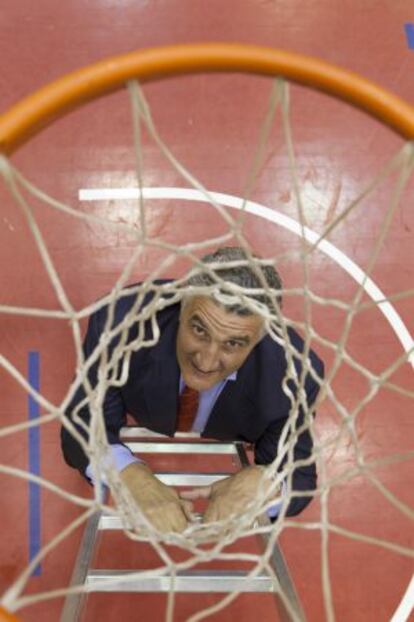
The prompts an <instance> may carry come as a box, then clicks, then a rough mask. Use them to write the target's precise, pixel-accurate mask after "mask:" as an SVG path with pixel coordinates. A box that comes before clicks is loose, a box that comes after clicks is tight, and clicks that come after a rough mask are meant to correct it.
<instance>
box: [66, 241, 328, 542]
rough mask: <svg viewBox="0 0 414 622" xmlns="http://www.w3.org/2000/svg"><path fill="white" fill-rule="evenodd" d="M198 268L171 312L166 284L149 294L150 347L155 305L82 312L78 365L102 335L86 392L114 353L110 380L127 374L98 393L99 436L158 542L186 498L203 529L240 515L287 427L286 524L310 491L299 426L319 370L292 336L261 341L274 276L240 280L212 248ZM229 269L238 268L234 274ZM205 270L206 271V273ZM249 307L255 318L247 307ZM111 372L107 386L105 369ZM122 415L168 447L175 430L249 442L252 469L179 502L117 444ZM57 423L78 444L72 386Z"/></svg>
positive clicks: (187, 509)
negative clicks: (108, 335) (203, 501)
mask: <svg viewBox="0 0 414 622" xmlns="http://www.w3.org/2000/svg"><path fill="white" fill-rule="evenodd" d="M202 262H203V265H204V266H205V270H204V268H203V269H201V270H198V272H196V273H195V274H193V275H190V277H189V279H188V281H187V283H186V288H185V289H184V290H183V291H184V297H183V298H182V300H181V301H178V302H177V297H176V296H174V295H171V293H170V297H168V292H169V291H170V292H175V294H176V292H177V289H176V288H175V289H171V288H170V289H169V286H170V285H171V284H172V285H174V282H163V283H162V282H158V283H157V287H158V288H160V287H161V289H162V288H164V289H165V292H166V295H164V296H162V297H161V298H159V299H158V300H156V301H155V302H156V303H159V304H158V310H157V312H156V325H157V326H158V327H159V338H158V339H157V338H156V337H157V335H156V332H157V329H156V328H154V323H153V322H151V321H150V320H149V319H148V318H146V316H145V308H146V305H147V304H148V302H149V301H150V300H153V302H154V296H155V295H156V294H155V293H154V291H152V292H151V291H150V292H148V293H147V294H146V296H145V297H144V299H141V298H140V297H139V295H137V293H135V292H134V293H131V294H128V295H125V296H123V297H121V298H119V300H118V301H117V302H116V305H115V307H114V308H113V309H110V308H109V307H108V306H104V307H102V308H101V309H100V310H99V311H97V312H96V313H94V314H93V315H92V316H91V318H90V321H89V327H88V331H87V335H86V337H85V342H84V354H85V359H86V360H87V359H88V357H90V356H91V354H92V353H93V352H94V350H95V348H96V347H97V346H98V344H99V343H100V341H99V340H100V337H101V336H102V334H103V332H104V329H106V330H107V329H108V328H109V329H112V330H113V331H114V337H113V339H111V341H110V342H109V345H108V347H107V352H105V356H104V354H103V353H102V352H103V351H101V355H100V357H98V358H97V360H96V362H95V363H94V364H93V365H92V366H91V367H90V369H89V373H88V380H89V383H90V387H91V388H92V389H93V388H94V387H95V386H97V382H98V374H99V365H100V363H102V357H103V356H104V357H105V360H107V361H108V360H109V361H111V357H112V356H113V354H114V352H115V351H116V348H117V347H119V345H120V343H121V342H122V345H123V347H124V350H123V355H122V357H121V358H120V359H119V360H118V363H117V366H116V369H117V373H118V375H119V374H121V369H124V370H125V365H123V363H125V360H126V359H128V362H129V366H128V367H127V370H128V372H127V375H126V377H125V378H124V379H123V380H122V381H119V380H118V381H115V382H114V381H112V382H110V383H109V387H108V389H107V390H106V393H105V398H104V401H103V404H102V410H103V415H104V420H105V427H106V435H107V438H108V442H109V444H110V450H111V459H112V460H113V462H114V464H115V466H116V468H117V469H118V471H119V472H120V476H121V479H122V480H123V481H124V482H125V484H126V485H127V487H128V488H129V490H130V492H131V493H132V496H133V498H134V499H135V501H136V503H137V505H138V506H139V507H140V508H141V510H142V511H143V512H144V514H145V515H146V516H147V518H148V519H149V520H150V521H151V522H152V523H153V525H154V526H155V527H156V528H157V529H159V530H160V531H177V532H179V531H183V530H184V529H185V528H186V526H187V524H188V521H189V520H191V502H190V500H191V499H195V498H197V497H198V496H204V497H206V498H207V499H208V505H207V510H206V512H205V514H204V520H205V521H213V520H219V519H223V518H226V517H228V516H230V515H233V514H238V513H241V512H243V511H244V509H245V508H246V505H247V504H248V503H249V502H251V501H252V500H253V499H254V498H255V495H256V494H257V490H258V487H259V486H261V485H264V484H263V481H264V478H263V474H264V465H267V464H270V463H271V462H272V461H273V460H274V459H275V457H276V455H277V452H278V443H279V439H280V437H281V435H282V433H283V431H284V429H285V428H286V426H291V429H290V428H289V431H287V430H285V433H286V432H287V437H289V436H292V435H293V438H294V439H295V440H294V444H293V457H292V456H290V458H289V457H288V456H285V459H284V461H283V462H282V464H281V465H280V466H281V468H282V467H283V464H285V463H286V460H288V459H290V461H291V462H293V464H294V468H293V469H291V470H290V474H288V475H287V476H286V478H285V480H284V484H283V487H284V493H283V494H287V493H290V495H291V498H290V501H289V504H288V507H287V514H288V515H295V514H297V513H299V512H300V511H301V510H302V509H303V508H304V507H305V506H306V505H307V504H308V503H309V501H310V499H311V497H312V491H313V490H314V489H315V487H316V469H315V464H314V462H313V460H312V437H311V433H310V424H311V421H312V414H313V408H314V403H315V400H316V397H317V394H318V391H319V388H320V383H321V380H322V377H323V364H322V362H321V361H320V359H319V358H318V357H317V356H316V354H315V353H313V352H312V351H311V350H309V351H308V350H307V349H306V348H305V344H304V342H303V340H302V339H301V338H300V337H299V335H298V334H297V333H296V332H295V331H294V330H292V329H287V330H286V331H285V333H284V337H283V336H282V337H281V336H280V334H279V337H277V336H276V338H274V336H270V335H269V334H267V331H266V328H265V322H264V319H263V315H262V314H261V313H259V312H258V309H259V308H260V305H262V309H264V311H265V312H267V315H269V313H273V318H275V315H276V316H277V315H278V313H279V312H280V311H279V307H280V303H281V297H280V290H281V288H282V284H281V281H280V277H279V275H278V274H277V272H276V271H275V270H274V268H273V267H272V266H269V265H263V264H260V262H259V263H257V265H256V268H253V269H252V267H251V266H250V265H249V264H248V261H247V255H246V253H245V251H244V250H243V249H241V248H231V247H226V248H222V249H218V251H216V252H215V253H213V254H211V255H207V256H206V257H204V258H203V259H202ZM231 262H233V265H230V266H229V265H228V264H231ZM235 262H236V263H237V262H239V264H238V265H236V266H235V265H234V264H235ZM240 262H241V263H240ZM209 264H211V265H213V264H214V266H215V267H214V269H212V268H210V267H209ZM218 279H219V281H218ZM227 284H228V287H226V285H227ZM263 285H265V286H266V288H267V289H268V291H270V292H271V294H270V295H269V294H267V293H266V292H265V290H264V288H263ZM205 287H207V288H209V293H208V294H206V293H205V292H206V290H205ZM200 288H204V289H200ZM242 288H243V289H242ZM246 288H247V289H246ZM255 290H256V291H255ZM157 291H159V289H158V290H157ZM257 303H258V304H259V307H257V306H256V307H255V306H254V305H255V304H256V305H257ZM275 307H277V310H275ZM121 327H122V330H120V328H121ZM117 329H118V330H117ZM276 332H277V331H276ZM282 333H283V331H282ZM138 336H140V338H141V341H142V338H144V342H146V346H145V347H140V348H139V349H137V347H136V346H135V344H136V343H138ZM286 340H288V341H289V348H286ZM118 351H119V350H118ZM303 352H305V353H306V357H305V359H306V361H307V362H306V364H305V365H304V364H303V361H302V356H301V354H302V353H303ZM111 373H112V377H115V376H114V373H115V370H114V369H112V372H111ZM115 375H116V374H115ZM295 377H296V380H295ZM298 387H299V388H303V389H304V391H303V390H298ZM303 396H305V397H303ZM127 413H129V414H130V415H132V417H134V418H135V419H136V420H137V421H139V424H140V425H143V426H145V427H147V428H150V429H152V430H155V431H157V432H160V433H163V434H166V435H170V436H173V435H174V433H175V431H176V430H177V429H179V430H186V429H187V430H193V431H196V432H199V433H200V434H201V436H203V437H208V438H216V439H220V440H224V439H227V440H230V439H231V440H235V439H238V440H242V441H245V442H248V443H251V444H253V445H254V457H255V464H254V465H252V466H250V467H248V468H245V469H243V470H242V471H240V472H239V473H236V474H235V475H233V476H231V477H228V478H226V479H225V480H222V481H220V482H217V483H216V484H214V485H213V486H211V487H206V488H204V489H197V490H193V491H188V492H187V493H182V495H181V496H180V495H179V494H178V493H177V491H176V490H175V489H173V488H172V487H169V486H166V485H165V484H163V483H161V482H160V481H159V480H158V479H157V478H156V477H155V476H154V475H153V473H152V471H151V470H150V468H149V467H148V466H147V465H146V464H145V463H144V462H143V461H141V460H140V459H139V458H135V457H134V456H132V454H131V452H130V451H129V449H128V448H127V447H125V446H124V445H122V444H121V443H120V440H119V431H120V429H121V427H122V426H123V425H125V421H126V414H127ZM67 414H68V417H69V419H70V420H71V422H72V423H73V424H74V425H75V427H76V429H77V430H78V432H79V433H80V434H82V435H83V436H87V432H86V431H85V425H82V422H84V423H86V425H88V424H89V421H90V411H89V406H88V404H87V403H86V402H85V390H84V388H83V386H80V387H79V388H78V390H77V392H76V395H75V396H74V398H73V400H72V402H71V404H70V406H69V408H68V411H67ZM62 448H63V453H64V456H65V459H66V461H67V463H68V464H69V465H70V466H72V467H75V468H77V469H79V471H80V472H81V474H82V475H84V476H86V477H87V478H88V479H89V480H93V477H94V476H93V473H92V471H91V465H90V464H89V460H88V457H87V456H86V454H85V452H84V451H83V449H82V448H81V446H80V444H79V443H78V442H77V441H76V440H75V439H74V437H73V436H72V434H71V433H70V432H69V431H68V429H66V427H63V428H62ZM278 505H279V506H280V502H279V504H276V505H275V506H274V508H273V516H275V515H276V514H277V511H278ZM271 510H272V508H271Z"/></svg>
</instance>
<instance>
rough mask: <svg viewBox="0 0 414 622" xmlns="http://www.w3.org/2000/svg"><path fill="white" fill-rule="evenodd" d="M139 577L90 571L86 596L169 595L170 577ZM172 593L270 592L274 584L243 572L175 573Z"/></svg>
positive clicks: (134, 574)
mask: <svg viewBox="0 0 414 622" xmlns="http://www.w3.org/2000/svg"><path fill="white" fill-rule="evenodd" d="M145 574H146V576H145V577H144V576H140V575H139V574H137V573H136V572H135V573H134V572H131V571H130V570H91V571H90V572H89V573H88V576H87V578H86V587H87V591H88V592H169V591H170V589H171V582H172V577H170V576H159V575H154V576H151V575H149V576H148V573H147V572H146V573H145ZM173 589H174V591H175V592H216V593H218V592H223V593H227V592H233V591H238V590H240V591H243V592H273V591H274V583H273V581H272V579H271V578H270V577H269V576H268V575H267V574H264V573H262V574H259V575H257V576H255V577H248V572H245V571H237V570H232V571H226V570H212V571H206V570H200V571H197V570H193V571H185V572H179V573H177V576H176V577H175V580H174V588H173Z"/></svg>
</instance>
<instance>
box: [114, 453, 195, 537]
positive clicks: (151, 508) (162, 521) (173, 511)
mask: <svg viewBox="0 0 414 622" xmlns="http://www.w3.org/2000/svg"><path fill="white" fill-rule="evenodd" d="M120 476H121V479H122V481H123V482H124V483H125V484H126V486H127V487H128V489H129V491H130V492H131V494H132V496H133V498H134V500H135V502H136V504H137V505H138V507H139V508H140V509H141V510H142V512H143V513H144V514H145V516H146V517H147V518H148V520H149V521H150V523H151V524H152V525H153V526H154V527H155V529H157V530H158V531H162V532H164V533H165V532H170V531H174V532H181V531H184V529H185V528H186V527H187V525H188V521H189V520H191V510H192V504H191V502H190V501H185V500H183V499H180V497H179V495H178V493H177V491H176V490H175V489H174V488H170V486H166V485H165V484H163V483H162V482H160V481H159V479H157V478H156V477H155V475H154V474H153V473H152V471H151V469H150V468H149V467H147V465H145V464H141V463H133V464H130V465H129V466H127V467H126V468H125V469H124V470H123V471H121V473H120Z"/></svg>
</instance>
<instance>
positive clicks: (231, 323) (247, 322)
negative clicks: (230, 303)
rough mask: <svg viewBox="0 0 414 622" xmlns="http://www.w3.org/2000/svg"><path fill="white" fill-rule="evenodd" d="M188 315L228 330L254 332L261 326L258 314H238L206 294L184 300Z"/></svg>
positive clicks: (260, 318)
mask: <svg viewBox="0 0 414 622" xmlns="http://www.w3.org/2000/svg"><path fill="white" fill-rule="evenodd" d="M186 312H187V314H188V316H189V317H195V318H197V319H200V320H201V321H203V323H207V324H213V325H214V324H216V325H219V326H222V327H223V328H225V329H228V330H235V331H237V332H239V331H247V332H250V333H251V332H255V331H256V330H258V329H260V328H261V327H262V326H263V318H262V317H260V315H258V314H253V313H252V314H249V315H239V314H237V313H235V312H234V311H231V310H229V309H226V308H225V307H224V306H222V305H221V304H220V303H218V302H217V301H215V300H214V299H212V298H210V297H208V296H193V297H192V298H189V299H188V301H187V302H186Z"/></svg>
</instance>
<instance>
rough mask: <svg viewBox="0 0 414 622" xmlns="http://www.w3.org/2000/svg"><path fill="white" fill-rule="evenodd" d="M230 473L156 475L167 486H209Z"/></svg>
mask: <svg viewBox="0 0 414 622" xmlns="http://www.w3.org/2000/svg"><path fill="white" fill-rule="evenodd" d="M229 475H231V473H156V476H157V477H158V479H159V480H160V481H161V482H163V483H164V484H168V486H209V485H210V484H213V483H214V482H217V481H218V480H220V479H224V478H225V477H229Z"/></svg>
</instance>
